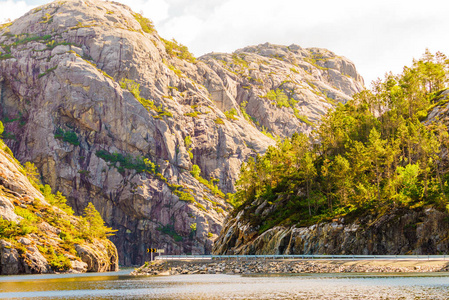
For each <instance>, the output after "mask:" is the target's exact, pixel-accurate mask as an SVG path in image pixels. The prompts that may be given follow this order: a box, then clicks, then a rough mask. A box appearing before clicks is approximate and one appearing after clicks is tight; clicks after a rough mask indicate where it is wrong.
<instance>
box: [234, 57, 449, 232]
mask: <svg viewBox="0 0 449 300" xmlns="http://www.w3.org/2000/svg"><path fill="white" fill-rule="evenodd" d="M448 69H449V61H448V60H447V59H446V56H444V55H443V54H441V53H436V54H435V55H433V54H431V53H430V52H428V51H427V52H426V53H425V55H424V56H423V57H422V58H421V59H420V60H417V61H414V62H413V65H412V66H411V67H405V68H404V70H403V72H402V74H399V75H393V74H391V73H390V74H387V75H386V77H385V79H384V80H378V81H377V82H375V83H374V87H373V89H372V90H365V91H362V92H361V93H359V94H356V95H355V96H354V97H353V100H351V101H349V102H348V103H346V104H345V105H342V104H339V105H338V106H337V108H336V109H335V110H332V111H329V112H328V113H327V114H326V115H325V116H324V117H323V119H322V122H321V126H320V128H319V129H317V130H316V131H314V132H313V133H312V134H311V136H310V137H308V136H306V135H304V134H294V135H293V136H292V138H288V139H285V140H284V141H279V142H278V144H277V146H276V147H270V148H269V149H268V151H267V152H266V153H265V155H263V156H257V157H256V158H255V159H253V160H249V161H248V162H247V163H245V164H243V165H242V167H241V175H240V179H239V180H238V182H237V193H236V194H235V195H234V200H235V203H236V204H237V206H239V205H240V206H239V207H238V208H237V209H236V210H235V212H234V213H237V212H239V211H241V210H244V215H245V218H247V219H248V220H251V223H252V224H253V225H255V226H258V227H257V228H259V232H263V231H265V230H267V229H269V228H271V227H273V226H276V225H286V226H288V225H293V224H299V225H308V224H312V223H315V222H318V221H321V220H326V219H332V218H335V217H341V216H347V215H348V214H349V215H359V214H361V213H363V212H366V211H376V212H381V211H385V210H387V209H389V208H391V207H406V208H411V209H419V208H422V207H426V206H433V207H436V208H437V209H440V210H446V208H447V207H446V206H447V200H448V198H447V195H448V194H449V186H448V180H449V174H448V171H447V169H446V168H445V164H444V159H443V158H444V155H443V154H444V153H445V151H446V150H445V149H446V148H447V145H448V141H449V136H448V130H447V127H446V126H444V125H443V124H442V123H440V122H438V120H435V122H430V121H428V122H426V124H424V123H423V122H422V121H423V120H424V119H425V118H426V117H427V115H428V112H429V110H430V109H431V108H434V107H435V106H438V105H443V104H445V103H446V102H447V99H446V97H445V96H444V91H445V86H446V83H447V82H448V77H449V76H448ZM256 199H257V200H258V201H256V202H254V200H256ZM256 203H257V204H258V205H254V204H256ZM260 205H262V206H263V209H264V214H263V215H262V214H260V211H261V209H259V210H258V209H257V208H258V207H260ZM267 207H269V209H268V210H267V209H266V208H267ZM266 212H268V213H266Z"/></svg>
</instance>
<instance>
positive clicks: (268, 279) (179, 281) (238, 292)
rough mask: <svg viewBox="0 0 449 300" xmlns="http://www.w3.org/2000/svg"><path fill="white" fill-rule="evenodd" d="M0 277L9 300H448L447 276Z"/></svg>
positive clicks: (116, 274)
mask: <svg viewBox="0 0 449 300" xmlns="http://www.w3.org/2000/svg"><path fill="white" fill-rule="evenodd" d="M130 271H131V270H122V271H120V272H114V273H90V274H62V275H23V276H0V298H10V299H192V300H193V299H258V300H259V299H332V300H334V299H449V273H427V274H423V273H421V274H416V273H415V274H349V275H348V274H308V275H261V276H239V275H221V274H217V275H177V276H139V277H134V276H129V275H128V274H129V272H130Z"/></svg>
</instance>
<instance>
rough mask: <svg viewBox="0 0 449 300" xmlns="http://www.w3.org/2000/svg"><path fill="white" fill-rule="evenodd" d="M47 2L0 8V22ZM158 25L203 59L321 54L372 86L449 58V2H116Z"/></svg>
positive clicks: (30, 0)
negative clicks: (278, 51)
mask: <svg viewBox="0 0 449 300" xmlns="http://www.w3.org/2000/svg"><path fill="white" fill-rule="evenodd" d="M41 1H45V0H26V2H24V1H13V0H7V1H0V20H4V19H6V18H11V19H13V18H16V17H18V16H20V15H21V14H23V13H25V12H26V11H27V10H29V9H30V8H31V7H32V6H30V5H27V4H26V3H33V4H34V3H36V2H41ZM115 1H119V2H122V3H124V4H127V5H128V6H130V7H131V8H132V9H133V10H134V11H136V12H140V11H142V12H143V14H144V15H145V16H146V17H148V18H150V19H151V20H153V22H154V23H155V25H156V29H157V30H158V32H159V34H160V35H161V36H162V37H164V38H168V39H170V38H172V37H173V38H175V39H176V40H178V41H179V42H181V43H183V44H185V45H186V46H188V47H189V49H190V50H191V51H192V52H193V53H194V54H195V55H197V56H199V55H202V54H204V53H208V52H212V51H215V52H232V51H234V50H236V49H238V48H242V47H245V46H248V45H253V44H259V43H265V42H270V43H275V44H285V45H289V44H292V43H295V44H298V45H300V46H302V47H321V48H327V49H329V50H331V51H334V52H335V53H337V54H338V55H343V56H346V57H348V58H349V59H351V60H352V61H354V63H355V64H356V67H357V69H358V71H359V72H360V73H361V74H362V76H364V77H365V79H366V80H365V81H366V83H368V84H369V83H370V82H371V81H372V80H374V79H376V78H377V77H383V75H384V73H385V72H388V71H390V70H391V71H393V72H394V73H398V72H401V70H402V67H403V66H404V65H410V64H411V62H412V59H413V58H419V57H420V56H421V54H422V53H423V52H424V51H425V49H426V47H428V48H429V49H430V50H431V51H434V52H435V51H442V52H443V53H446V54H448V55H449V40H448V39H446V38H445V37H446V30H447V28H449V18H447V16H446V15H445V14H446V12H447V11H449V1H441V0H426V1H425V2H423V1H416V0H407V1H406V0H395V1H391V0H376V1H360V0H339V1H336V0H322V1H310V0H307V1H305V0H278V1H273V0H190V1H185V0H115Z"/></svg>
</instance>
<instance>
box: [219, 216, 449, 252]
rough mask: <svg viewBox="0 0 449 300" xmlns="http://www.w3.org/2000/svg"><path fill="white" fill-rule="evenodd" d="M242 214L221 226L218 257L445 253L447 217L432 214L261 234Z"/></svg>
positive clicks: (365, 219)
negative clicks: (226, 255)
mask: <svg viewBox="0 0 449 300" xmlns="http://www.w3.org/2000/svg"><path fill="white" fill-rule="evenodd" d="M242 216H243V212H241V213H239V214H238V215H237V216H236V217H235V218H231V219H230V220H229V221H228V222H226V223H225V227H224V228H223V231H222V234H221V235H220V237H219V239H218V240H217V241H216V242H215V245H214V253H216V254H242V255H243V254H354V255H376V254H378V255H382V254H388V255H399V254H426V255H430V254H440V253H447V252H448V251H449V242H448V241H449V225H448V223H447V221H446V220H447V214H445V213H442V212H440V211H437V210H435V209H424V210H419V211H413V210H405V209H403V210H400V209H398V210H392V211H390V212H388V213H386V214H384V215H368V216H365V217H362V218H359V219H357V220H355V221H350V222H345V220H344V219H339V220H335V221H334V222H329V223H320V224H317V225H313V226H309V227H295V226H293V227H289V228H284V227H274V228H272V229H269V230H267V231H265V232H264V233H262V234H259V233H258V229H257V228H254V227H253V226H251V224H250V222H249V221H244V220H243V218H242Z"/></svg>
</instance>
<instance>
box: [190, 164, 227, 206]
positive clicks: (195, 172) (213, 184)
mask: <svg viewBox="0 0 449 300" xmlns="http://www.w3.org/2000/svg"><path fill="white" fill-rule="evenodd" d="M190 174H191V175H192V176H193V177H194V178H195V179H196V180H198V181H199V182H201V183H202V184H204V185H205V186H207V187H208V188H209V189H210V191H211V192H212V194H214V195H216V196H218V197H221V198H224V197H225V195H224V194H223V192H222V191H221V190H220V189H219V188H218V185H217V184H218V182H219V181H220V180H219V179H217V178H213V177H211V179H210V181H207V180H206V179H204V178H203V177H201V175H200V174H201V169H200V167H199V166H198V165H193V166H192V170H191V171H190Z"/></svg>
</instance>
